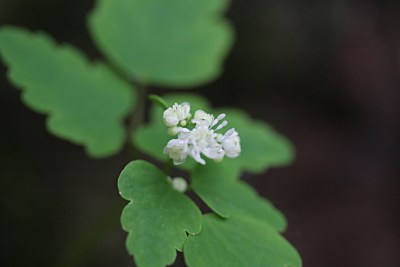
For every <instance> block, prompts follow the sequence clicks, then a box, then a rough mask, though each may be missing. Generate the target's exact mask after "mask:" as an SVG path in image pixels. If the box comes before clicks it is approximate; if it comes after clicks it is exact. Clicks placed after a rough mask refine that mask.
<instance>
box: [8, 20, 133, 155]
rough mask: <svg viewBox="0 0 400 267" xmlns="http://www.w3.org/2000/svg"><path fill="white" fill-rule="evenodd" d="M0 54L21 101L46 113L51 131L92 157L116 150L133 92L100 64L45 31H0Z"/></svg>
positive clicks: (123, 135) (122, 137) (120, 139)
mask: <svg viewBox="0 0 400 267" xmlns="http://www.w3.org/2000/svg"><path fill="white" fill-rule="evenodd" d="M0 55H1V57H2V58H3V60H4V62H5V63H6V65H7V66H8V68H9V79H10V80H11V81H12V82H13V83H14V84H15V86H17V87H19V88H21V89H22V91H23V94H22V100H23V102H24V103H25V104H26V105H27V106H29V107H30V108H32V109H33V110H35V111H37V112H40V113H44V114H47V115H48V120H47V128H48V130H49V131H50V132H51V133H52V134H54V135H55V136H57V137H60V138H62V139H66V140H69V141H71V142H73V143H76V144H80V145H83V146H85V148H86V151H87V153H88V154H89V155H91V156H93V157H105V156H109V155H111V154H113V153H116V152H118V151H119V150H120V149H121V147H122V145H123V143H124V141H125V130H124V126H123V119H124V117H125V116H126V115H127V113H128V112H129V110H130V109H132V106H133V100H134V98H135V97H134V96H135V94H134V92H132V89H131V87H130V86H129V84H127V83H126V82H124V81H123V80H121V79H120V78H119V77H118V76H116V75H115V74H114V73H113V72H112V71H111V70H110V69H109V68H108V67H107V66H106V65H104V64H102V63H99V62H97V63H89V62H88V60H87V58H86V57H85V56H84V55H83V54H82V53H81V52H79V51H78V50H77V49H76V48H74V47H72V46H69V45H62V46H60V45H57V44H56V43H55V42H54V40H53V39H52V38H51V37H50V36H48V35H46V34H43V33H31V32H29V31H27V30H25V29H21V28H17V27H3V28H2V29H1V30H0Z"/></svg>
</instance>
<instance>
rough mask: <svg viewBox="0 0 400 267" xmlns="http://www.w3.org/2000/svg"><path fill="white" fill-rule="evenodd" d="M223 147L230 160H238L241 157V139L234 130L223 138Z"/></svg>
mask: <svg viewBox="0 0 400 267" xmlns="http://www.w3.org/2000/svg"><path fill="white" fill-rule="evenodd" d="M222 147H223V148H224V151H225V155H226V156H227V157H229V158H236V157H238V156H239V155H240V152H241V146H240V137H239V134H238V132H236V131H235V129H234V128H232V129H230V130H229V131H227V132H226V133H225V135H224V136H223V138H222Z"/></svg>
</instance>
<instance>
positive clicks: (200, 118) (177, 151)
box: [164, 103, 241, 165]
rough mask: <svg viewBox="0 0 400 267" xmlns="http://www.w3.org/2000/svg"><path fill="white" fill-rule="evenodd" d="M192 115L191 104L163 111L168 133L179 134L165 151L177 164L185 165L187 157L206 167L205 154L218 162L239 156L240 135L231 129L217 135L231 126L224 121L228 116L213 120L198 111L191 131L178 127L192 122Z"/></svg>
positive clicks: (183, 104)
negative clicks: (187, 121)
mask: <svg viewBox="0 0 400 267" xmlns="http://www.w3.org/2000/svg"><path fill="white" fill-rule="evenodd" d="M189 112H190V105H189V104H188V103H182V104H181V105H178V104H176V103H175V104H174V105H173V106H172V107H170V108H168V109H167V110H166V111H165V112H164V122H165V124H166V125H167V126H169V127H170V128H169V129H170V131H169V132H170V133H171V134H172V135H175V134H178V138H177V139H172V140H170V141H169V142H168V144H167V146H166V147H165V149H164V153H165V154H167V155H168V156H169V157H170V158H171V159H172V160H173V161H174V164H175V165H179V164H182V163H184V162H185V160H186V158H187V157H188V156H189V157H191V158H193V159H194V160H195V161H197V162H198V163H200V164H203V165H204V164H206V161H205V160H204V159H203V158H202V155H204V156H205V157H207V158H209V159H213V160H216V161H221V160H222V159H223V158H224V156H225V155H226V156H227V157H229V158H235V157H238V156H239V154H240V152H241V147H240V138H239V134H238V132H237V131H236V130H235V129H233V128H232V129H230V130H228V131H227V132H226V133H225V134H224V135H222V134H220V133H217V131H219V130H221V129H222V128H224V127H225V126H226V125H227V124H228V122H227V121H226V120H224V121H222V120H223V119H224V118H225V117H226V116H225V114H220V115H219V116H218V117H217V118H216V119H214V116H213V115H212V114H208V113H206V112H204V111H203V110H197V111H196V112H195V115H194V118H193V119H192V120H191V124H190V127H191V129H189V127H188V128H185V127H177V126H176V125H178V124H180V125H182V126H186V125H187V124H186V123H184V124H182V123H181V122H182V121H185V122H186V120H189V119H190V113H189ZM221 121H222V122H221ZM171 129H173V131H172V130H171Z"/></svg>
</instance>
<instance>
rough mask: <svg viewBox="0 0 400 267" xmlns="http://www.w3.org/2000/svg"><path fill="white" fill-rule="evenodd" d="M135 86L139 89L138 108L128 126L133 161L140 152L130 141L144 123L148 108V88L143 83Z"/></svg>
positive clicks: (135, 83)
mask: <svg viewBox="0 0 400 267" xmlns="http://www.w3.org/2000/svg"><path fill="white" fill-rule="evenodd" d="M133 84H134V86H135V87H136V89H137V101H136V103H137V106H136V109H134V111H133V113H132V116H131V118H130V122H129V126H128V138H129V141H128V144H129V150H130V157H131V159H138V158H139V151H138V150H137V149H136V148H135V146H134V145H133V143H132V142H131V141H130V139H131V138H132V135H133V133H134V132H135V131H136V130H137V129H138V128H139V126H140V125H142V124H143V122H144V115H145V108H146V94H147V87H146V86H145V85H143V84H141V83H138V82H134V83H133Z"/></svg>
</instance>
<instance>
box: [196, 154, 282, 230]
mask: <svg viewBox="0 0 400 267" xmlns="http://www.w3.org/2000/svg"><path fill="white" fill-rule="evenodd" d="M235 175H237V174H235V173H232V169H230V168H226V167H224V166H223V165H221V164H218V163H214V162H209V163H207V164H206V165H205V166H198V167H197V168H196V169H195V170H194V172H193V174H192V188H193V190H194V191H195V192H196V193H197V194H198V195H199V196H200V198H201V199H202V200H203V201H204V202H205V203H206V204H207V205H208V206H209V207H210V208H211V209H212V210H213V211H214V212H216V213H217V214H218V215H220V216H222V217H224V218H229V217H231V216H233V215H235V216H236V215H240V216H241V217H250V218H253V219H257V220H260V221H262V222H264V223H268V224H269V225H271V226H272V227H274V228H275V229H277V230H278V231H284V230H285V229H286V225H287V223H286V219H285V217H284V216H283V214H282V213H281V212H280V211H279V210H277V209H276V208H275V207H274V206H273V205H272V203H271V202H270V201H268V200H267V199H264V198H261V197H259V196H258V194H257V192H256V191H255V190H254V189H253V188H252V187H251V186H249V185H248V184H246V183H245V182H241V181H238V180H237V177H235Z"/></svg>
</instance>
